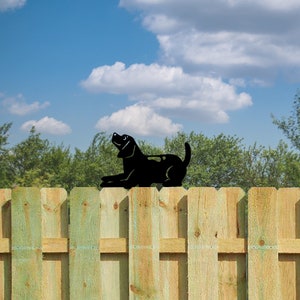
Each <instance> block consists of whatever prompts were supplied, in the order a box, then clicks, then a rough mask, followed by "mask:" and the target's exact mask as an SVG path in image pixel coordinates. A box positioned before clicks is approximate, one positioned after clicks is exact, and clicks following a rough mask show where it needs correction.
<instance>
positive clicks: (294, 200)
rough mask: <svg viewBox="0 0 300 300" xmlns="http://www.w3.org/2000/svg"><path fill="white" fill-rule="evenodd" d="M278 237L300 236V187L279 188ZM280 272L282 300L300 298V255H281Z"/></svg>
mask: <svg viewBox="0 0 300 300" xmlns="http://www.w3.org/2000/svg"><path fill="white" fill-rule="evenodd" d="M278 205H279V207H278V221H279V223H278V238H279V239H290V240H292V239H293V240H294V239H297V238H298V239H299V238H300V189H299V188H283V189H279V190H278ZM279 273H280V282H281V296H282V298H281V299H282V300H296V299H299V298H300V256H299V255H295V254H280V255H279Z"/></svg>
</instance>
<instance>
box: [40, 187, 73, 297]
mask: <svg viewBox="0 0 300 300" xmlns="http://www.w3.org/2000/svg"><path fill="white" fill-rule="evenodd" d="M41 200H42V216H43V218H42V237H43V238H68V207H67V192H66V191H65V190H64V189H61V188H43V189H41ZM68 264H69V259H68V255H67V253H44V255H43V298H42V299H43V300H47V299H49V300H51V299H68V297H69V273H68ZM46 287H47V288H46Z"/></svg>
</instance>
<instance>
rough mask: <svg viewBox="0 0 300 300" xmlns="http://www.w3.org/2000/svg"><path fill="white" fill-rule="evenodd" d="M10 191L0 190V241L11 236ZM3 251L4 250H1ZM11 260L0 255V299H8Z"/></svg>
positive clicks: (2, 254) (6, 255) (7, 256)
mask: <svg viewBox="0 0 300 300" xmlns="http://www.w3.org/2000/svg"><path fill="white" fill-rule="evenodd" d="M10 203H11V190H10V189H0V239H5V240H6V241H7V240H8V239H9V238H10V236H11V209H10V207H11V204H10ZM3 250H4V249H3ZM10 295H11V258H10V254H9V253H0V299H10Z"/></svg>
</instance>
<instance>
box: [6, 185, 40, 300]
mask: <svg viewBox="0 0 300 300" xmlns="http://www.w3.org/2000/svg"><path fill="white" fill-rule="evenodd" d="M11 213H12V228H11V229H12V299H16V300H17V299H24V300H25V299H28V300H35V299H36V300H40V299H42V226H41V225H42V219H41V215H42V213H41V193H40V190H39V189H38V188H17V189H15V190H13V191H12V207H11Z"/></svg>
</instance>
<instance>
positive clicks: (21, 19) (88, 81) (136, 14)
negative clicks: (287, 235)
mask: <svg viewBox="0 0 300 300" xmlns="http://www.w3.org/2000/svg"><path fill="white" fill-rule="evenodd" d="M299 13H300V2H299V1H298V0H286V1H281V0H266V1H261V0H197V1H196V0H185V1H182V0H151V1H150V0H121V1H116V0H101V1H99V0H98V1H95V0H89V1H82V0H72V1H71V0H59V1H58V0H52V1H36V0H35V1H34V0H27V1H26V0H0V43H1V50H0V70H1V72H0V123H1V124H3V123H5V122H13V127H12V129H11V131H10V139H9V141H10V143H11V144H12V145H13V144H15V143H18V142H20V141H22V140H23V139H25V138H26V137H27V136H28V132H29V130H30V128H31V127H32V126H35V127H36V130H37V131H38V132H41V133H42V137H44V138H47V139H49V140H50V141H51V142H55V143H57V144H60V143H63V144H64V145H66V146H69V145H70V146H71V148H74V147H77V148H80V149H82V150H85V149H86V148H87V147H88V145H89V143H90V142H91V140H92V138H93V136H94V135H95V134H96V133H97V132H99V131H106V132H107V133H112V132H114V131H117V132H119V133H128V134H131V135H133V136H134V137H136V138H138V139H144V140H147V141H149V142H151V143H157V144H162V143H163V140H164V138H165V137H167V136H172V135H175V134H176V132H178V131H184V132H187V133H189V132H190V131H195V132H201V133H204V134H205V135H207V136H213V135H218V134H220V133H225V134H229V135H237V136H238V137H241V138H243V139H244V142H245V144H253V143H254V142H255V141H257V142H258V143H259V144H262V145H265V146H269V145H270V146H276V145H277V143H278V142H279V140H280V139H284V136H283V135H282V134H281V132H280V131H279V130H278V129H277V128H276V126H275V125H273V124H272V119H271V114H272V113H273V114H274V115H275V116H277V117H281V116H288V115H289V113H290V111H291V109H292V102H293V99H294V96H295V94H296V92H297V89H298V87H299V80H300V41H299V34H300V19H299Z"/></svg>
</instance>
